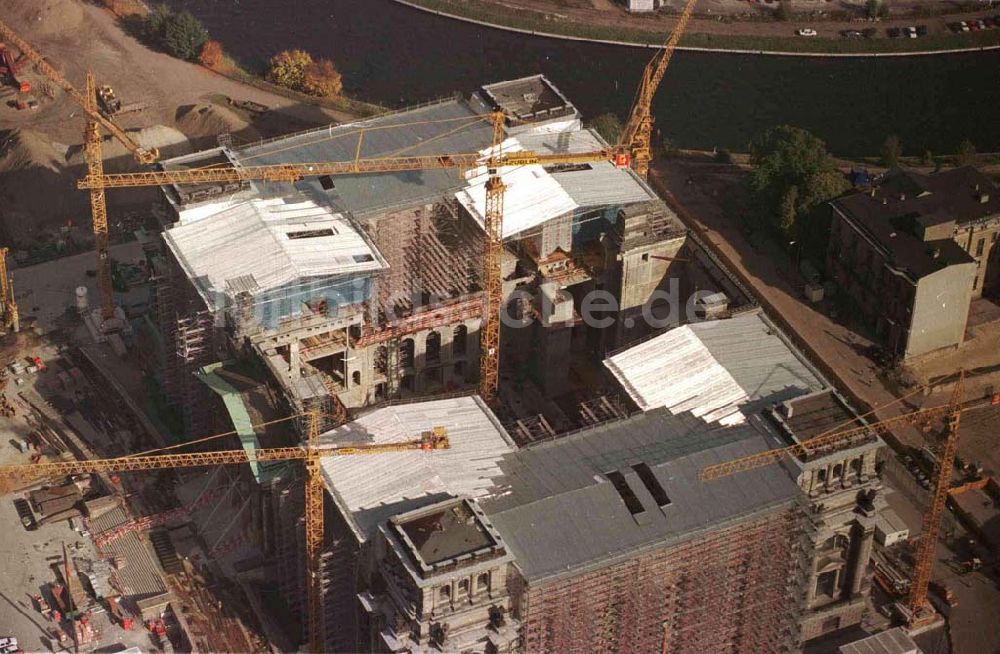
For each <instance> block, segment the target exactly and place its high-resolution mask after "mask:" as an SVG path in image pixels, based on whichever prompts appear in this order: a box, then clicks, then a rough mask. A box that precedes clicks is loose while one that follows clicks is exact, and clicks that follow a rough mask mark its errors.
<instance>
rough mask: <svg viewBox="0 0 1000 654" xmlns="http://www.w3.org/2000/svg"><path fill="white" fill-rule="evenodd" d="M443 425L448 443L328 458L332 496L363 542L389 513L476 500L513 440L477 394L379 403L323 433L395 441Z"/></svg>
mask: <svg viewBox="0 0 1000 654" xmlns="http://www.w3.org/2000/svg"><path fill="white" fill-rule="evenodd" d="M434 427H444V428H445V431H446V432H447V434H448V440H449V442H450V447H449V448H448V449H444V450H434V451H431V452H425V451H419V450H413V451H405V452H389V453H383V454H379V455H378V456H372V457H329V458H325V459H323V476H324V478H325V479H326V486H327V489H329V491H330V494H331V495H332V496H333V499H334V501H335V502H336V503H337V504H338V506H339V507H340V508H341V512H342V513H343V514H344V515H345V516H346V517H347V519H348V522H349V523H350V524H351V528H352V529H354V531H355V533H356V534H357V536H358V539H359V540H367V539H368V538H369V537H370V536H371V535H372V534H373V533H374V531H375V530H376V529H377V528H378V525H379V524H381V523H383V522H385V521H386V520H388V519H389V518H390V517H392V516H395V515H399V514H401V513H405V512H407V511H410V510H413V509H416V508H419V507H423V506H427V505H429V504H433V503H435V502H439V501H441V500H444V499H448V498H450V497H455V496H465V497H471V498H476V497H479V496H481V495H483V494H485V493H487V492H489V490H490V489H491V488H492V487H493V478H494V477H497V476H499V475H500V468H499V466H498V465H497V462H498V461H499V459H500V458H501V457H502V456H503V455H504V454H507V453H509V452H511V451H512V450H513V449H514V447H515V445H514V443H513V441H511V440H510V437H509V436H507V433H506V432H505V431H504V429H503V427H501V426H500V423H499V422H498V421H497V419H496V416H494V415H493V412H492V411H490V410H489V408H488V407H487V406H486V404H485V403H484V402H483V401H482V400H481V399H480V398H479V397H475V396H465V397H457V398H450V399H445V400H432V401H429V402H416V403H412V404H399V405H395V406H389V407H385V408H382V409H376V410H374V411H372V412H370V413H367V414H365V415H363V416H361V417H359V418H358V419H357V420H355V421H353V422H350V423H348V424H346V425H343V426H341V427H339V428H337V429H335V430H333V431H331V432H327V433H326V434H324V435H323V437H322V440H323V443H324V444H330V443H359V442H360V443H395V442H402V441H410V440H414V439H416V438H420V434H421V433H422V432H424V431H427V430H430V429H432V428H434Z"/></svg>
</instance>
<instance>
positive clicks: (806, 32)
mask: <svg viewBox="0 0 1000 654" xmlns="http://www.w3.org/2000/svg"><path fill="white" fill-rule="evenodd" d="M795 33H796V34H798V35H799V36H816V30H814V29H813V28H811V27H800V28H799V29H797V30H796V31H795Z"/></svg>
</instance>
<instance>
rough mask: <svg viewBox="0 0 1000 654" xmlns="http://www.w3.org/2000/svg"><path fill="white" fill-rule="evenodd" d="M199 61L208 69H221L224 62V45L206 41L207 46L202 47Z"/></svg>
mask: <svg viewBox="0 0 1000 654" xmlns="http://www.w3.org/2000/svg"><path fill="white" fill-rule="evenodd" d="M198 61H199V62H200V63H201V65H202V66H204V67H206V68H213V69H217V68H219V67H220V66H221V65H222V61H223V52H222V44H221V43H219V42H218V41H205V45H203V46H201V54H200V55H198Z"/></svg>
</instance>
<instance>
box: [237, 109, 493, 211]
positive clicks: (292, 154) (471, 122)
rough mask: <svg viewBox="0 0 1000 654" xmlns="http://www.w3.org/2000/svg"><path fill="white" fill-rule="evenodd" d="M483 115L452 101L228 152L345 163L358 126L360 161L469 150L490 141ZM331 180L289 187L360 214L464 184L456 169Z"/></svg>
mask: <svg viewBox="0 0 1000 654" xmlns="http://www.w3.org/2000/svg"><path fill="white" fill-rule="evenodd" d="M488 118H489V117H488V116H483V115H479V114H477V113H475V112H474V111H473V110H472V109H471V108H470V107H469V105H468V104H467V103H466V102H464V101H461V100H452V101H448V102H443V103H440V104H434V105H430V106H427V107H421V108H417V109H412V110H409V111H404V112H401V113H398V114H391V115H388V116H381V117H377V118H373V119H370V120H366V121H359V122H357V123H351V124H347V125H339V126H330V127H326V128H322V129H318V130H312V131H310V132H305V133H302V134H298V135H293V136H287V137H283V138H280V139H276V140H274V141H272V142H270V143H265V144H263V145H251V146H248V147H245V148H241V149H239V150H236V151H235V152H234V156H235V159H236V160H237V161H238V162H239V163H240V164H243V165H245V166H259V165H269V164H284V163H317V162H333V161H350V160H353V159H354V158H355V154H356V152H357V146H358V135H359V130H360V129H361V128H369V129H367V130H366V131H365V132H364V139H363V141H362V144H361V158H362V159H369V158H378V157H395V156H409V155H427V154H464V153H474V152H479V151H480V150H483V149H485V148H488V147H490V145H491V144H492V140H493V129H492V127H490V125H489V122H488ZM401 125H405V126H403V127H400V126H401ZM371 128H374V129H371ZM333 182H334V188H333V189H330V190H324V189H323V188H322V186H321V185H320V182H319V181H318V180H316V179H309V180H305V181H302V182H299V183H298V184H296V186H298V187H299V188H300V189H307V190H308V191H309V192H312V193H315V194H318V195H320V196H325V197H326V198H328V200H329V202H330V203H331V204H332V206H333V207H334V208H335V209H337V210H338V211H350V212H353V213H365V212H366V211H370V210H374V209H381V208H385V207H391V206H395V205H405V204H409V203H418V202H420V201H421V200H424V199H428V200H430V199H436V198H438V197H440V196H441V195H442V194H444V193H447V192H448V191H457V190H458V189H459V188H461V187H462V186H464V185H465V182H464V180H463V179H462V178H461V177H460V175H459V171H458V170H457V169H452V170H420V171H405V172H399V173H381V174H368V175H338V176H337V177H335V178H334V179H333ZM281 187H284V189H282V188H281ZM268 188H269V191H270V192H281V191H282V190H283V191H284V192H286V193H287V192H289V191H290V190H291V189H289V188H288V185H282V184H272V185H269V187H268Z"/></svg>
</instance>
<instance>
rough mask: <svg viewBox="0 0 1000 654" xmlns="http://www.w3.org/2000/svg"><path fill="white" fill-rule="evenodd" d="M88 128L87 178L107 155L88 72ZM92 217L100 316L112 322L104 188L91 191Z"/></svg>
mask: <svg viewBox="0 0 1000 654" xmlns="http://www.w3.org/2000/svg"><path fill="white" fill-rule="evenodd" d="M86 89H87V95H86V97H85V99H86V101H87V109H88V111H87V116H88V117H87V128H86V132H85V136H84V153H85V155H86V157H87V175H89V176H91V177H99V176H101V175H103V174H104V155H103V153H102V152H101V126H100V123H98V122H97V121H96V120H94V119H93V118H91V117H90V116H91V111H95V112H96V111H97V83H96V82H95V81H94V76H93V74H92V73H90V72H88V73H87V86H86ZM90 217H91V227H92V229H93V231H94V249H95V250H97V283H98V286H99V287H100V291H101V317H103V318H104V320H110V319H111V318H113V317H114V315H115V301H114V297H115V296H114V286H113V283H112V280H111V251H110V249H109V247H108V205H107V201H106V198H105V196H104V189H103V188H92V189H90Z"/></svg>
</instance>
